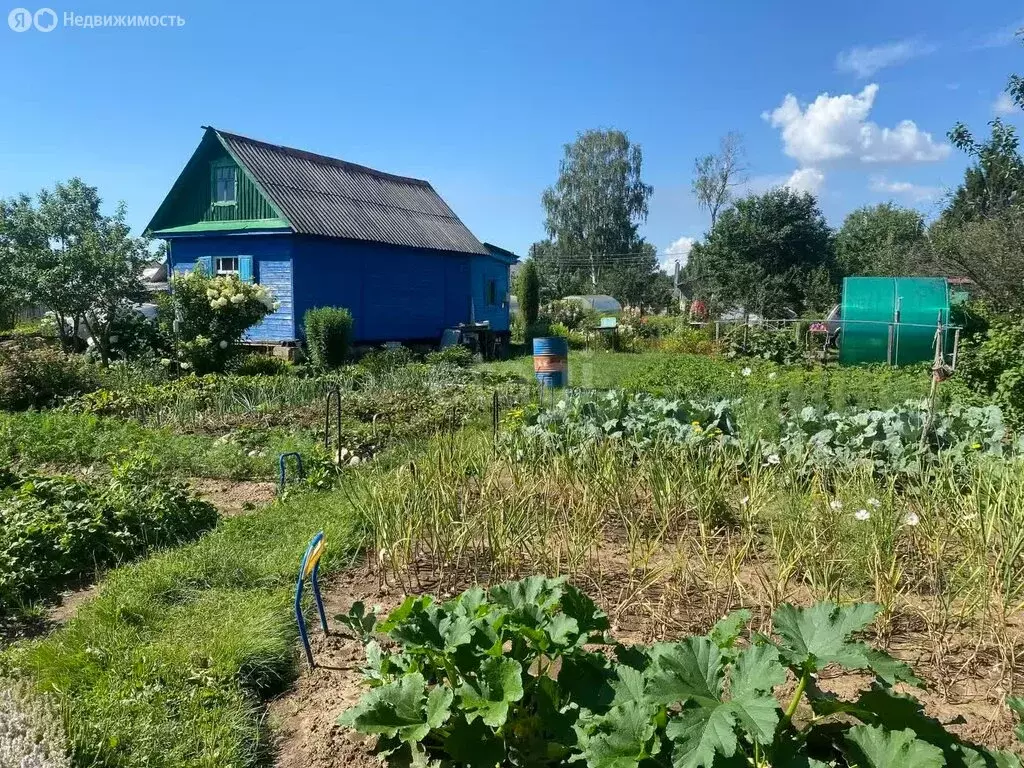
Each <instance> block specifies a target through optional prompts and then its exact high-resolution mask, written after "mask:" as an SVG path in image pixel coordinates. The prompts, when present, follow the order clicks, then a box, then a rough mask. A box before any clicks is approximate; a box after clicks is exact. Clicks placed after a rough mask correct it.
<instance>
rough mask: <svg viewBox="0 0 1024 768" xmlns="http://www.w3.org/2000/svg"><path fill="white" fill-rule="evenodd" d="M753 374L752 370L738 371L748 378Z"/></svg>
mask: <svg viewBox="0 0 1024 768" xmlns="http://www.w3.org/2000/svg"><path fill="white" fill-rule="evenodd" d="M753 372H754V371H753V370H752V369H750V368H744V369H743V370H742V371H740V373H742V374H743V375H744V376H749V375H750V374H752V373H753Z"/></svg>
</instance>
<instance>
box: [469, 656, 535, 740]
mask: <svg viewBox="0 0 1024 768" xmlns="http://www.w3.org/2000/svg"><path fill="white" fill-rule="evenodd" d="M522 674H523V668H522V667H521V666H520V665H519V662H518V661H516V660H515V659H507V658H506V659H502V658H489V659H486V660H484V662H483V663H482V664H481V665H480V671H479V674H478V675H477V677H476V679H472V678H466V680H465V681H464V682H463V684H462V686H460V687H459V702H460V704H461V705H462V709H463V711H464V712H465V714H466V719H467V720H468V721H469V722H473V720H475V719H476V718H478V717H479V718H480V719H481V720H483V721H484V723H486V724H487V725H489V726H491V727H492V728H498V727H500V726H502V725H504V723H505V720H507V719H508V709H509V705H510V704H511V703H512V702H514V701H519V700H520V699H521V698H523V679H522Z"/></svg>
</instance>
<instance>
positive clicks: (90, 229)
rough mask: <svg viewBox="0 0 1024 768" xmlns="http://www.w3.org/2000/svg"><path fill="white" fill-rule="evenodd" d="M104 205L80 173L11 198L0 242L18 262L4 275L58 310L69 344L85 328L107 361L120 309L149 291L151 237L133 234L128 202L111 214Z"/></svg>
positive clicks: (23, 293)
mask: <svg viewBox="0 0 1024 768" xmlns="http://www.w3.org/2000/svg"><path fill="white" fill-rule="evenodd" d="M100 203H101V201H100V197H99V193H98V192H97V190H96V188H95V187H90V186H88V185H86V184H84V183H83V182H82V180H81V179H77V178H75V179H71V181H69V182H67V183H66V184H57V185H56V186H55V187H54V188H53V190H43V191H42V192H40V193H39V195H38V197H37V199H36V200H35V201H34V202H33V200H32V199H31V198H30V197H29V196H27V195H22V196H20V197H17V198H14V199H11V200H8V201H7V202H6V203H5V204H4V205H3V216H2V220H0V244H2V248H3V250H5V251H6V252H7V254H8V256H9V257H10V259H11V263H10V266H9V268H8V269H7V270H6V275H5V276H4V278H3V279H4V280H5V281H7V282H8V283H9V284H10V285H11V287H12V289H13V290H14V291H15V292H16V293H17V294H18V295H19V296H20V297H22V298H23V299H24V300H25V301H27V302H30V303H33V304H39V305H41V306H43V307H45V308H46V309H48V310H50V311H51V312H53V313H54V316H55V319H56V321H57V329H58V334H59V336H60V338H61V341H62V342H63V343H64V345H65V347H68V348H70V347H71V345H72V342H73V338H74V336H75V335H76V334H77V332H78V329H79V327H81V326H84V327H85V328H86V329H87V330H88V332H89V335H90V338H92V339H93V342H94V344H95V345H96V348H97V350H98V351H99V353H100V356H101V358H102V360H103V362H104V363H106V362H107V361H108V360H109V357H110V338H109V337H110V332H111V328H112V325H113V323H114V320H115V318H116V316H117V314H118V313H120V312H124V311H126V310H128V309H129V308H130V307H131V305H132V304H133V303H135V302H139V301H142V300H143V299H144V298H145V296H146V293H145V290H144V288H143V286H142V283H141V282H140V280H139V274H140V273H141V271H142V268H143V266H144V265H145V264H146V262H147V261H148V260H149V258H150V255H149V251H148V250H147V248H146V241H145V240H142V239H139V238H133V237H131V235H130V232H129V228H128V225H127V224H126V223H125V208H124V205H123V204H122V205H119V206H118V208H117V210H116V211H115V213H114V215H113V216H104V215H103V214H102V213H101V212H100Z"/></svg>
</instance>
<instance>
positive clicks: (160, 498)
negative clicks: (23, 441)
mask: <svg viewBox="0 0 1024 768" xmlns="http://www.w3.org/2000/svg"><path fill="white" fill-rule="evenodd" d="M153 474H154V467H153V464H152V462H151V461H150V460H148V459H145V458H133V459H129V460H127V461H125V462H123V463H121V464H118V465H115V466H114V467H113V468H112V471H111V475H110V477H109V478H108V479H106V480H105V481H102V482H99V481H97V482H94V483H86V482H83V481H80V480H76V479H73V478H70V477H45V476H35V475H28V476H25V477H23V478H20V479H19V480H18V481H16V482H15V483H14V484H13V485H12V486H10V487H9V488H7V489H6V490H5V491H4V492H3V493H2V495H0V521H3V525H0V606H5V607H7V608H11V607H13V606H16V605H23V604H25V603H27V602H29V601H31V600H34V599H37V598H40V597H48V596H50V595H52V594H53V593H55V592H56V591H58V590H59V589H61V588H63V587H65V586H67V585H68V584H70V583H73V582H74V581H76V580H78V579H81V578H83V577H86V576H89V575H91V574H92V573H94V572H95V570H96V569H97V568H105V567H109V566H112V565H114V564H116V563H119V562H121V561H123V560H126V559H128V558H132V557H136V556H138V555H141V554H143V553H145V552H146V551H148V550H150V549H153V548H155V547H166V546H171V545H175V544H179V543H181V542H183V541H185V540H187V539H190V538H193V537H194V536H195V535H196V534H198V533H199V532H201V531H204V530H206V529H208V528H211V527H212V526H213V525H214V524H215V523H216V522H217V512H216V510H215V509H214V508H213V506H212V505H210V504H209V503H207V502H205V501H202V500H201V499H199V498H197V497H195V496H193V495H192V494H191V493H190V492H189V491H188V490H187V489H186V488H185V487H184V486H181V485H176V484H173V483H169V482H167V481H164V480H160V479H154V477H153ZM0 610H2V609H0Z"/></svg>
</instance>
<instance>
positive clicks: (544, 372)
mask: <svg viewBox="0 0 1024 768" xmlns="http://www.w3.org/2000/svg"><path fill="white" fill-rule="evenodd" d="M533 371H534V373H535V374H536V376H537V381H538V382H540V383H541V384H542V385H544V386H545V387H550V388H554V389H561V388H563V387H567V386H569V341H568V340H567V339H565V338H563V337H561V336H547V337H542V338H537V339H534V340H533Z"/></svg>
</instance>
